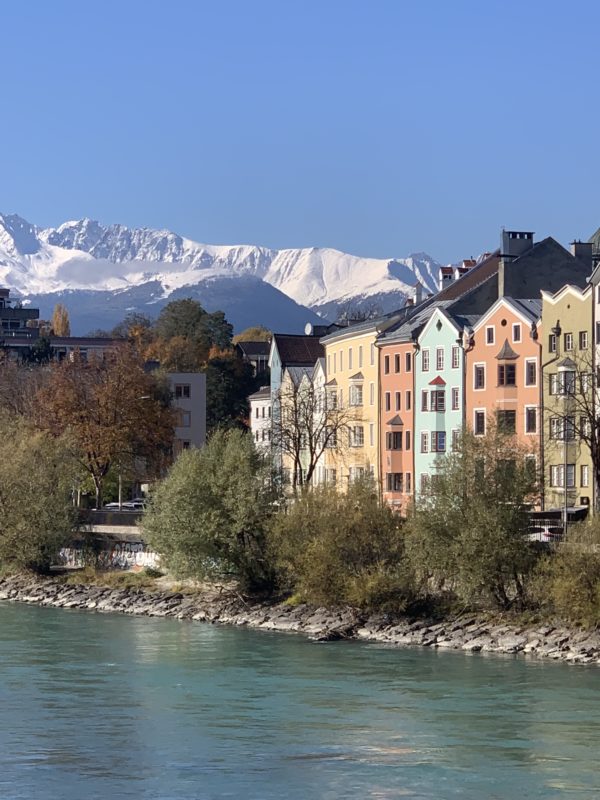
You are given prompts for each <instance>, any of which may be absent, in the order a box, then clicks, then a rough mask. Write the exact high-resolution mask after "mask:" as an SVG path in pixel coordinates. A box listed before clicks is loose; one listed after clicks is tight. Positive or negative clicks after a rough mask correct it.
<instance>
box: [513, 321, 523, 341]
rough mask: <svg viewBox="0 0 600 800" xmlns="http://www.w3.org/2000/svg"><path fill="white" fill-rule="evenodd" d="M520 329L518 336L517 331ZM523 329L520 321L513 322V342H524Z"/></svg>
mask: <svg viewBox="0 0 600 800" xmlns="http://www.w3.org/2000/svg"><path fill="white" fill-rule="evenodd" d="M517 331H518V336H515V333H516V332H517ZM522 334H523V329H522V326H521V323H520V322H513V324H512V340H513V344H520V343H521V342H522V338H521V336H522Z"/></svg>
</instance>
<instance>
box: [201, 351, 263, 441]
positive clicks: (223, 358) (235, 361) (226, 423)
mask: <svg viewBox="0 0 600 800" xmlns="http://www.w3.org/2000/svg"><path fill="white" fill-rule="evenodd" d="M205 371H206V430H207V431H208V432H209V433H210V432H211V431H214V430H215V429H216V428H218V427H225V428H232V427H237V428H239V427H245V421H246V419H247V417H248V396H249V395H250V394H252V392H253V391H255V389H256V388H257V387H256V381H255V378H254V375H253V371H252V365H251V364H248V363H246V362H245V361H243V360H242V359H241V358H240V357H239V356H238V355H237V354H236V353H221V354H219V355H216V356H215V357H214V358H211V359H210V360H209V361H208V364H207V365H206V370H205Z"/></svg>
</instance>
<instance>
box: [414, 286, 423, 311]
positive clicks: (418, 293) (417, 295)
mask: <svg viewBox="0 0 600 800" xmlns="http://www.w3.org/2000/svg"><path fill="white" fill-rule="evenodd" d="M413 300H414V303H415V305H416V306H418V305H419V303H422V302H423V287H422V286H421V283H420V282H419V281H417V282H416V283H415V285H414V288H413Z"/></svg>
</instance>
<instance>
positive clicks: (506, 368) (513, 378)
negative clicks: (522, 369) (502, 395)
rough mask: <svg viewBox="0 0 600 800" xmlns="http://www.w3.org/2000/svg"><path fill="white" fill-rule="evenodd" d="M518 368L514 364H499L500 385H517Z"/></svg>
mask: <svg viewBox="0 0 600 800" xmlns="http://www.w3.org/2000/svg"><path fill="white" fill-rule="evenodd" d="M516 385H517V368H516V366H515V365H514V364H498V386H516Z"/></svg>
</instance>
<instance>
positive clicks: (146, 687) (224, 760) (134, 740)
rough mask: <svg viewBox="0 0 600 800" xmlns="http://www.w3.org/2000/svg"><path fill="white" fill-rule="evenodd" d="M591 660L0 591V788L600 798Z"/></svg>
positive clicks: (439, 799) (248, 799) (597, 682)
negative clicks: (117, 608)
mask: <svg viewBox="0 0 600 800" xmlns="http://www.w3.org/2000/svg"><path fill="white" fill-rule="evenodd" d="M599 700H600V670H599V669H598V668H597V667H583V666H578V667H569V666H567V665H562V664H555V663H553V662H545V661H534V660H526V659H524V658H513V657H501V656H488V657H485V656H481V655H468V654H463V653H448V652H435V651H430V650H421V649H394V648H386V647H383V646H377V645H367V644H359V643H353V642H339V643H328V644H317V643H313V642H309V641H307V640H306V639H304V638H303V637H301V636H297V635H284V634H271V633H265V632H259V631H252V630H244V629H236V628H231V627H216V626H210V625H204V624H201V623H182V622H176V621H172V620H161V619H155V620H152V619H146V618H135V617H125V616H119V615H101V614H94V613H89V612H88V613H86V612H80V611H63V610H57V609H48V608H37V607H34V606H26V605H11V604H6V603H0V719H1V723H2V724H1V725H0V798H2V799H3V800H6V799H7V798H8V799H10V800H12V799H13V798H15V799H16V798H19V799H21V800H22V799H25V798H26V799H27V800H30V799H32V798H36V800H37V799H38V798H39V799H40V800H54V798H57V800H58V798H60V800H83V799H85V800H91V799H92V798H107V800H108V798H115V799H117V800H119V799H120V798H161V800H162V799H164V800H183V798H185V800H212V799H213V798H214V800H217V798H218V799H219V800H221V798H235V799H237V798H243V800H259V799H262V798H265V800H266V799H268V800H271V798H273V800H275V799H277V800H282V799H285V798H290V800H296V799H298V800H310V799H311V798H319V799H321V798H323V799H324V798H327V799H328V800H329V798H331V800H338V799H339V798H357V799H358V800H362V799H363V798H378V799H380V800H383V798H432V799H433V798H435V799H436V800H445V799H446V798H455V797H456V798H461V799H462V800H471V799H473V800H482V798H502V799H503V800H504V798H506V800H508V799H509V798H510V800H515V799H517V798H563V797H566V798H579V797H581V798H599V797H600V764H599V758H600V702H599Z"/></svg>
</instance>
